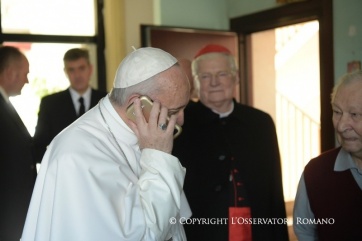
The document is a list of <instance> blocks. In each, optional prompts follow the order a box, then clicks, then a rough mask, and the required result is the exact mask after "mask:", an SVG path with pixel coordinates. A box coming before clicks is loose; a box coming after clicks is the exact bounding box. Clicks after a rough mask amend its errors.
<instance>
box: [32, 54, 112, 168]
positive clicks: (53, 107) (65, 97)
mask: <svg viewBox="0 0 362 241" xmlns="http://www.w3.org/2000/svg"><path fill="white" fill-rule="evenodd" d="M63 61H64V71H65V73H66V75H67V77H68V79H69V82H70V87H69V88H68V89H66V90H64V91H61V92H58V93H55V94H51V95H48V96H45V97H44V98H43V99H42V100H41V103H40V109H39V115H38V123H37V126H36V130H35V134H34V144H35V154H36V161H37V162H41V159H42V158H43V155H44V153H45V151H46V148H47V146H48V145H49V144H50V142H51V141H52V139H53V138H54V137H55V136H56V135H57V134H58V133H59V132H61V131H62V130H63V129H64V128H65V127H67V126H68V125H70V124H71V123H72V122H73V121H75V120H76V119H77V118H78V117H79V116H81V115H82V114H83V113H84V112H85V111H87V110H89V109H90V108H92V107H94V106H95V105H96V104H97V103H98V101H99V100H100V99H101V98H103V97H104V96H105V95H106V94H107V93H105V92H101V91H98V90H95V89H93V88H91V87H90V85H89V82H90V78H91V75H92V72H93V66H92V64H91V63H90V60H89V53H88V50H86V49H80V48H75V49H70V50H68V51H67V52H66V53H65V55H64V58H63Z"/></svg>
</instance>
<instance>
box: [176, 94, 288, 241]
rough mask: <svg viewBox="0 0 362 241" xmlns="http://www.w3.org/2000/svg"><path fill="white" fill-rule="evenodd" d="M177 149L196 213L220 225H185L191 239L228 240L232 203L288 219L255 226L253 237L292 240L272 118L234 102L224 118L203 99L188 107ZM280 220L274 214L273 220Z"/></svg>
mask: <svg viewBox="0 0 362 241" xmlns="http://www.w3.org/2000/svg"><path fill="white" fill-rule="evenodd" d="M184 114H185V116H184V118H185V120H184V125H183V132H182V134H181V135H180V136H179V137H178V138H176V139H175V142H174V149H173V154H174V155H175V156H177V157H178V158H179V159H180V162H181V163H182V165H183V166H184V167H185V168H186V177H185V183H184V190H185V193H186V196H187V199H188V201H189V204H190V207H191V210H192V213H193V216H192V218H199V219H200V218H205V219H206V220H208V221H210V220H211V218H218V220H219V224H212V223H209V224H207V223H204V224H195V225H190V224H185V225H184V227H185V230H186V236H187V237H188V240H190V241H194V240H208V241H210V240H215V241H227V240H228V225H227V224H225V222H224V223H220V221H221V219H222V218H228V209H229V207H234V206H236V207H250V210H251V217H252V218H269V219H272V218H280V219H279V221H280V222H284V224H278V225H271V224H268V225H252V226H251V229H252V240H253V241H285V240H288V233H287V225H286V222H285V217H286V213H285V206H284V200H283V189H282V181H281V166H280V156H279V149H278V143H277V137H276V131H275V126H274V123H273V121H272V119H271V117H270V116H269V115H268V114H266V113H264V112H262V111H260V110H257V109H254V108H251V107H249V106H245V105H241V104H238V103H236V102H235V101H234V110H233V111H232V113H231V114H230V115H229V116H227V117H224V118H220V117H219V115H218V114H216V113H214V112H213V111H212V110H210V109H209V108H207V107H206V106H204V105H203V104H202V103H201V102H197V103H193V102H190V103H189V105H188V106H187V107H186V109H185V113H184ZM275 220H276V219H274V221H275Z"/></svg>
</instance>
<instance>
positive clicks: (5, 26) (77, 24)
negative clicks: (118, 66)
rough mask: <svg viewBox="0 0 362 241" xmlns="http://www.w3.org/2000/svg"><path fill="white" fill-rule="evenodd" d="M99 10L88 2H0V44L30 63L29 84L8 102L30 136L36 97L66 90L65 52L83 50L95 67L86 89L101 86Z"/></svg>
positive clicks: (93, 3)
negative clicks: (11, 104)
mask: <svg viewBox="0 0 362 241" xmlns="http://www.w3.org/2000/svg"><path fill="white" fill-rule="evenodd" d="M100 7H101V5H100V4H96V2H95V1H89V0H77V1H73V0H52V1H49V0H2V1H1V31H2V34H1V35H0V36H1V37H0V38H1V39H0V40H1V43H2V44H3V45H11V46H15V47H18V48H19V49H20V50H22V52H23V53H24V54H25V55H26V56H27V58H28V60H29V64H30V73H29V76H28V78H29V84H27V85H25V86H24V88H23V89H22V94H21V95H19V96H16V97H11V98H10V101H11V102H12V103H13V105H14V106H15V108H16V109H17V111H18V113H19V115H20V117H21V118H22V119H23V122H24V124H25V125H26V127H27V128H28V130H29V133H30V134H31V135H33V134H34V132H35V127H36V123H37V115H38V109H39V104H40V99H41V97H43V96H45V95H47V94H50V93H53V92H57V91H60V90H64V89H66V88H67V87H68V86H69V82H68V79H67V78H66V76H65V74H64V71H63V67H64V66H63V55H64V53H65V52H66V51H67V50H68V49H70V48H76V47H84V48H87V49H88V50H89V52H90V57H91V62H92V64H93V66H94V73H93V76H92V79H91V85H92V86H93V87H94V88H99V87H100V85H99V83H101V87H102V86H105V82H104V81H105V78H104V77H100V76H104V75H105V73H104V71H103V72H102V73H99V71H98V69H103V70H104V68H102V67H101V68H100V67H99V66H100V65H102V64H104V63H103V62H102V61H97V60H98V59H99V56H98V55H99V52H98V51H99V50H100V49H99V48H98V46H99V42H98V41H99V40H101V39H102V36H97V35H96V32H102V31H96V30H97V28H96V27H97V25H96V19H97V14H96V13H97V10H102V9H99V8H100ZM100 17H102V16H100ZM101 51H102V50H101ZM101 59H102V58H101ZM100 62H101V63H100ZM97 79H98V81H97ZM100 81H103V82H100Z"/></svg>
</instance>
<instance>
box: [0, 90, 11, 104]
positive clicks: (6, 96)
mask: <svg viewBox="0 0 362 241" xmlns="http://www.w3.org/2000/svg"><path fill="white" fill-rule="evenodd" d="M0 94H1V95H2V96H3V97H4V99H5V101H6V102H7V103H10V100H9V96H8V95H7V94H6V92H5V90H4V89H3V87H1V86H0Z"/></svg>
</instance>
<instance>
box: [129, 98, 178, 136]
mask: <svg viewBox="0 0 362 241" xmlns="http://www.w3.org/2000/svg"><path fill="white" fill-rule="evenodd" d="M140 101H141V108H142V112H143V115H144V117H145V119H146V121H147V122H148V120H149V118H150V112H151V109H152V106H153V102H152V100H151V99H150V98H148V97H147V96H141V97H140ZM127 117H128V118H129V119H131V120H133V121H136V115H135V112H134V105H133V103H132V104H130V105H129V106H128V107H127ZM169 120H170V117H167V121H166V125H167V124H168V121H169ZM181 132H182V128H181V126H179V125H177V124H176V125H175V130H174V135H173V137H174V138H176V137H178V136H179V135H180V134H181Z"/></svg>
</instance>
